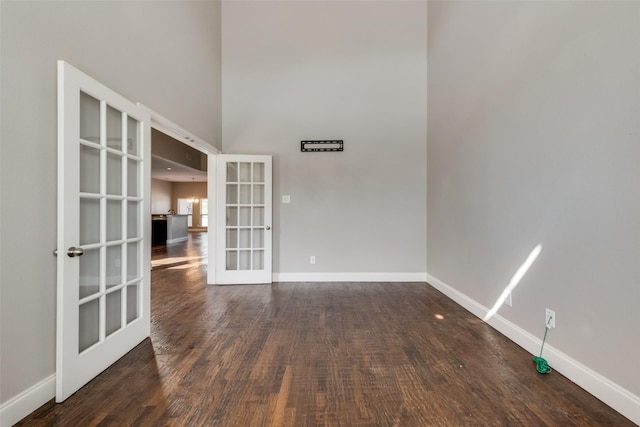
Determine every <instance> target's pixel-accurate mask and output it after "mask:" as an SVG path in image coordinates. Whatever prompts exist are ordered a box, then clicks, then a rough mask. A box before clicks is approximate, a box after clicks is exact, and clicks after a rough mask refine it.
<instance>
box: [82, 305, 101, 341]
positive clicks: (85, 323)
mask: <svg viewBox="0 0 640 427" xmlns="http://www.w3.org/2000/svg"><path fill="white" fill-rule="evenodd" d="M79 316H80V318H79V325H80V329H79V337H78V338H79V340H78V352H80V353H82V352H83V351H85V350H86V349H88V348H89V347H91V346H92V345H94V344H95V343H97V342H98V341H100V303H99V300H97V299H94V300H92V301H89V302H87V303H85V304H82V305H80V311H79Z"/></svg>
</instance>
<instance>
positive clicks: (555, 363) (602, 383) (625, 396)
mask: <svg viewBox="0 0 640 427" xmlns="http://www.w3.org/2000/svg"><path fill="white" fill-rule="evenodd" d="M427 282H428V283H429V284H431V285H432V286H433V287H434V288H436V289H437V290H439V291H440V292H442V293H443V294H445V295H446V296H448V297H449V298H451V299H452V300H454V301H455V302H457V303H458V304H460V305H461V306H462V307H464V308H466V309H467V310H469V311H470V312H471V313H473V314H474V315H476V316H478V317H479V318H481V319H484V317H485V316H486V315H487V313H488V312H489V308H487V307H485V306H483V305H482V304H479V303H478V302H477V301H475V300H473V299H472V298H470V297H468V296H467V295H465V294H463V293H461V292H460V291H458V290H456V289H454V288H453V287H451V286H449V285H447V284H446V283H444V282H442V281H441V280H439V279H437V278H435V277H433V276H431V275H429V274H428V275H427ZM487 323H488V324H489V325H491V326H492V327H493V328H495V329H496V330H498V331H499V332H500V333H502V334H503V335H504V336H506V337H507V338H509V339H510V340H512V341H513V342H515V343H516V344H518V345H519V346H520V347H522V348H524V349H525V350H527V351H528V352H529V353H531V354H532V355H537V354H538V353H537V352H538V351H539V349H540V346H541V345H542V340H540V339H539V338H538V337H536V336H534V335H532V334H530V333H529V332H527V331H525V330H524V329H522V328H520V327H519V326H517V325H515V324H513V323H511V322H510V321H508V320H507V319H505V318H504V317H502V316H500V315H498V314H496V315H494V316H493V317H492V318H491V319H489V320H488V321H487ZM544 357H545V359H546V360H547V361H548V362H549V365H550V366H551V367H552V368H553V369H554V370H556V371H558V372H559V373H561V374H562V375H564V376H565V377H567V378H569V379H570V380H571V381H573V382H574V383H576V384H577V385H579V386H580V387H582V388H583V389H585V390H586V391H588V392H589V393H591V394H592V395H594V396H595V397H597V398H598V399H600V400H602V401H603V402H604V403H606V404H607V405H609V406H610V407H611V408H613V409H615V410H616V411H618V412H619V413H620V414H622V415H624V416H625V417H627V418H629V419H630V420H631V421H633V422H634V423H636V424H638V425H640V397H638V396H636V395H634V394H632V393H631V392H629V391H628V390H626V389H624V388H622V387H620V386H619V385H618V384H616V383H614V382H613V381H610V380H609V379H607V378H605V377H603V376H602V375H600V374H599V373H597V372H596V371H594V370H592V369H591V368H589V367H587V366H585V365H583V364H582V363H580V362H578V361H577V360H575V359H572V358H571V357H569V356H568V355H566V354H564V353H563V352H561V351H559V350H558V349H556V348H554V347H552V346H551V345H549V344H545V347H544Z"/></svg>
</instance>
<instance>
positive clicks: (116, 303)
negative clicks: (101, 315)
mask: <svg viewBox="0 0 640 427" xmlns="http://www.w3.org/2000/svg"><path fill="white" fill-rule="evenodd" d="M121 295H122V292H121V289H118V290H117V291H114V292H111V293H108V294H107V296H106V307H105V323H106V325H105V328H106V331H105V332H106V333H105V335H106V336H109V335H111V334H112V333H114V332H115V331H117V330H118V329H120V328H121V327H122V296H121Z"/></svg>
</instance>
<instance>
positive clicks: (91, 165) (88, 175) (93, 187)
mask: <svg viewBox="0 0 640 427" xmlns="http://www.w3.org/2000/svg"><path fill="white" fill-rule="evenodd" d="M80 192H82V193H93V194H98V193H100V150H99V149H97V148H93V147H87V146H86V145H80Z"/></svg>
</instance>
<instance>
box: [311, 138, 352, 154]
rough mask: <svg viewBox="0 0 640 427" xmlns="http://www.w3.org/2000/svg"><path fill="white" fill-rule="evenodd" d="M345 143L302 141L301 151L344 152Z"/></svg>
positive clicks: (337, 140) (336, 141) (338, 140)
mask: <svg viewBox="0 0 640 427" xmlns="http://www.w3.org/2000/svg"><path fill="white" fill-rule="evenodd" d="M343 145H344V141H343V140H341V139H336V140H330V141H300V151H302V152H303V153H304V152H310V153H311V152H319V151H343Z"/></svg>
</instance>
